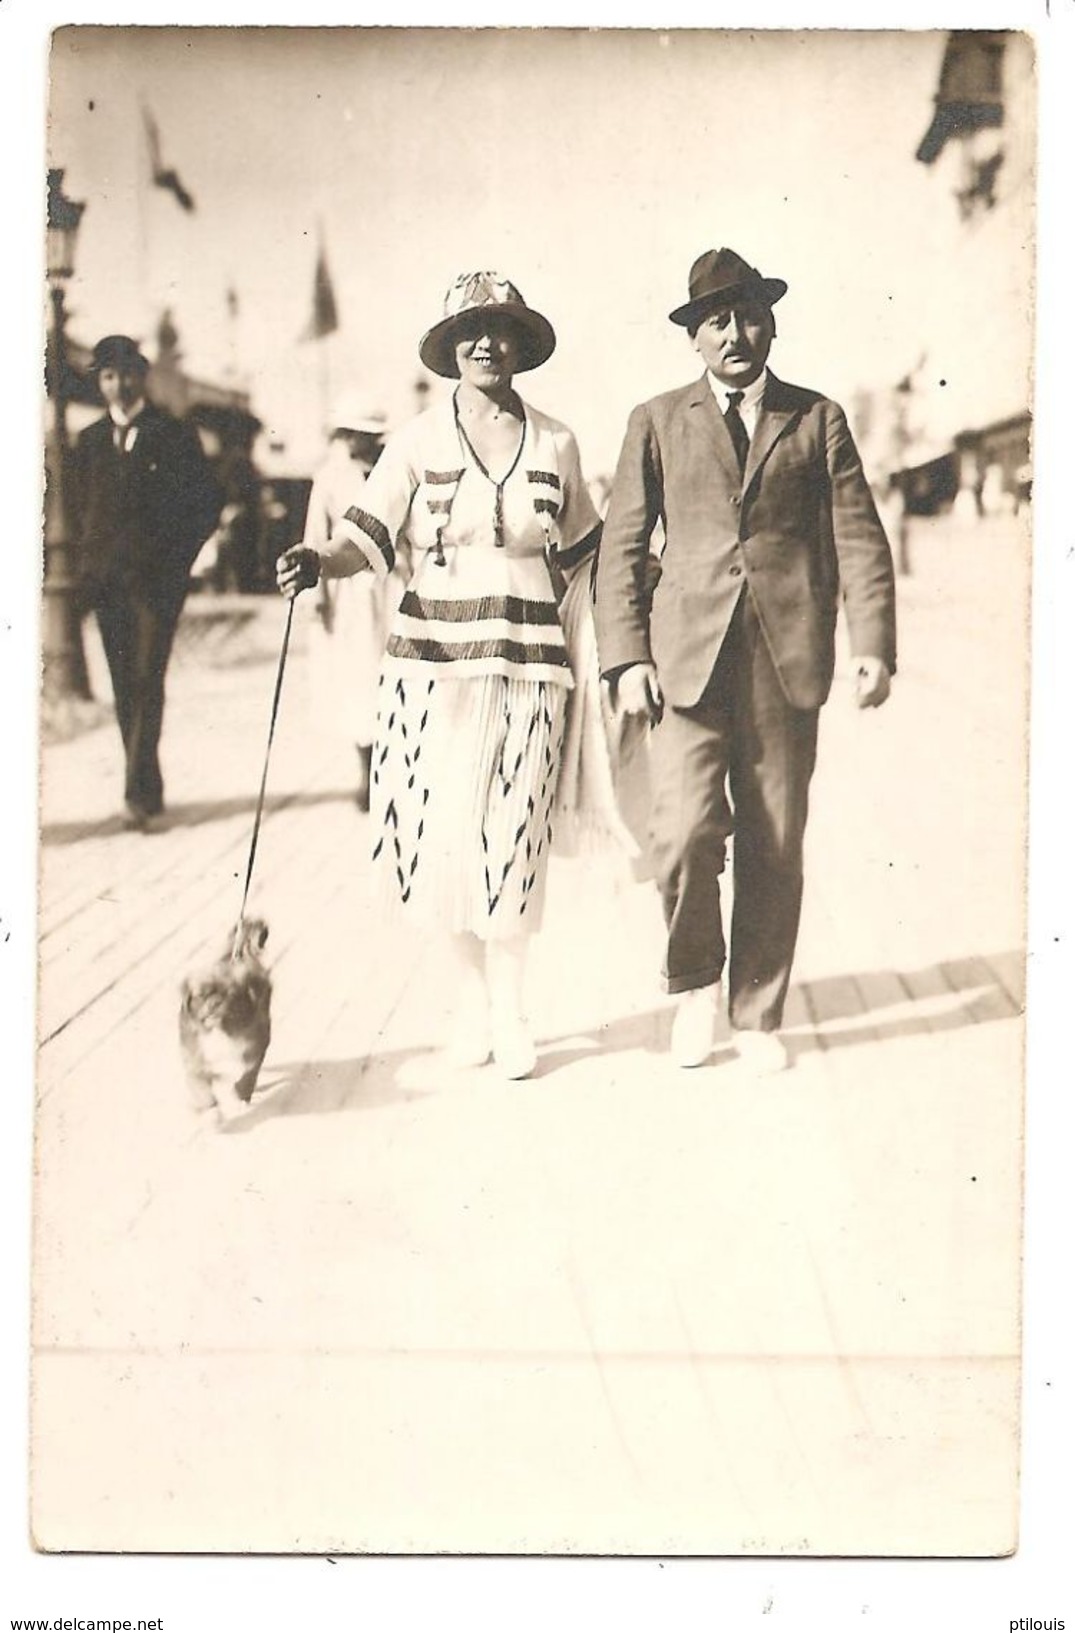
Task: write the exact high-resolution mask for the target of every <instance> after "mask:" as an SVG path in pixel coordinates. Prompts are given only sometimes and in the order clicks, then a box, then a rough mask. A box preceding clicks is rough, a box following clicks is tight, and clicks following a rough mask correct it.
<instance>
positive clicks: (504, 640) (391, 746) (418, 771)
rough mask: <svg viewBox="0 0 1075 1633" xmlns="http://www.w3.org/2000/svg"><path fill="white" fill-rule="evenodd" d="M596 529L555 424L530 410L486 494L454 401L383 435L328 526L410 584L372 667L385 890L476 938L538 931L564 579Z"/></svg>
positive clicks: (421, 916) (378, 843) (561, 429)
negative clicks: (369, 465)
mask: <svg viewBox="0 0 1075 1633" xmlns="http://www.w3.org/2000/svg"><path fill="white" fill-rule="evenodd" d="M598 526H599V524H598V518H597V513H596V511H595V510H594V507H593V504H592V502H591V500H590V496H589V493H588V491H587V488H586V485H585V483H584V481H583V478H582V471H581V468H580V464H579V456H578V449H577V446H576V444H575V439H574V437H573V436H572V434H571V432H570V431H569V430H568V429H567V427H566V426H564V425H561V424H560V423H559V422H558V421H556V420H553V419H550V418H549V417H548V416H547V415H545V414H542V413H540V412H539V411H538V410H536V409H533V408H529V407H526V408H525V420H524V427H523V434H522V442H521V446H520V452H519V457H518V459H517V460H516V461H515V464H514V466H513V467H512V470H511V472H510V474H509V475H507V476H506V478H505V480H504V481H503V482H502V483H501V484H500V485H499V487H498V486H497V484H496V483H494V482H493V481H492V480H491V478H490V476H489V475H487V474H486V473H485V472H484V471H483V470H482V468H481V467H480V466H479V465H478V463H477V462H476V460H475V459H474V457H473V455H472V453H471V451H470V449H469V448H468V446H467V444H466V442H465V440H464V439H463V438H462V437H461V435H460V433H459V429H458V426H457V424H456V419H455V411H454V402H453V401H452V400H451V399H449V400H448V401H447V402H445V403H443V404H438V405H437V406H435V407H433V408H431V409H429V410H428V411H427V412H426V413H424V414H422V415H420V416H419V417H418V418H417V419H415V420H412V421H411V422H410V424H409V425H407V426H405V427H403V429H402V430H401V431H399V432H398V433H397V434H396V435H395V436H394V437H392V438H391V439H390V440H389V442H388V444H387V446H386V448H385V450H384V453H383V454H382V455H381V458H380V460H379V462H378V464H377V465H376V467H375V469H374V471H373V472H372V474H371V476H370V478H369V480H368V482H367V484H366V486H365V488H364V490H363V492H362V495H361V501H360V503H359V504H356V505H354V506H352V507H351V508H350V509H349V510H348V511H347V513H346V515H345V517H344V520H343V521H342V522H341V523H340V525H339V527H338V528H337V535H336V536H337V537H346V538H348V539H350V540H351V541H352V542H353V543H355V544H356V545H357V546H358V547H359V549H360V550H361V551H362V553H363V555H364V557H365V559H366V562H367V564H368V566H369V567H370V568H371V569H372V570H373V571H374V572H375V573H378V574H386V573H388V572H390V571H391V570H392V568H393V566H394V564H395V561H396V556H397V551H398V549H399V547H400V545H401V544H405V545H406V546H407V549H408V552H409V557H410V560H411V563H412V574H411V578H410V581H409V583H408V586H407V589H406V591H405V592H404V595H403V599H402V601H401V602H400V605H399V608H398V611H397V612H396V614H395V617H394V619H393V621H392V624H391V626H390V629H389V636H388V644H387V649H386V652H385V658H384V662H383V665H382V669H381V678H380V687H379V702H378V716H377V732H376V740H375V744H374V752H373V770H372V788H371V800H370V812H371V818H372V821H373V832H374V836H375V842H374V859H375V863H376V865H377V868H378V871H379V873H380V876H381V879H382V881H383V884H384V887H385V889H386V891H387V894H388V895H389V897H390V898H391V899H393V900H394V901H396V902H398V903H400V904H401V905H402V906H403V907H405V908H406V910H407V913H408V916H409V917H412V918H413V919H414V920H415V921H417V922H420V923H422V924H423V925H427V926H430V927H441V928H444V929H447V930H450V931H454V932H460V931H470V932H472V933H474V934H475V935H478V936H480V937H482V938H483V939H495V938H499V937H508V936H515V935H518V934H520V933H521V932H523V931H526V930H533V929H536V928H537V927H538V925H539V924H540V922H541V914H542V907H543V901H544V887H545V875H546V870H547V866H548V858H549V849H550V845H551V840H552V812H553V802H554V799H555V794H556V783H557V778H558V775H559V771H560V759H561V752H562V748H563V740H564V724H565V715H566V703H567V694H568V692H569V691H570V690H571V688H572V686H573V684H574V683H573V677H572V673H571V668H570V664H569V660H568V653H567V648H566V644H565V640H564V632H563V629H562V627H561V623H560V614H559V605H558V603H559V596H558V593H557V584H556V582H554V580H556V581H558V582H559V585H560V587H561V588H562V584H563V576H564V575H568V574H570V573H572V572H574V571H575V570H577V568H578V567H579V566H580V565H581V563H582V562H583V561H584V560H585V559H586V557H587V556H588V555H589V554H590V553H591V552H592V550H593V549H594V548H595V546H596V542H597V537H598Z"/></svg>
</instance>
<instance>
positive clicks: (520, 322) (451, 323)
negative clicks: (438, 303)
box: [418, 272, 556, 380]
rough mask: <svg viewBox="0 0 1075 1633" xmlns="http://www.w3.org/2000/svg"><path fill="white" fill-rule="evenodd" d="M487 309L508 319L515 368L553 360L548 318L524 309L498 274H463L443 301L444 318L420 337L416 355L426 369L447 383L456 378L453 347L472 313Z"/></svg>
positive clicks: (516, 293)
mask: <svg viewBox="0 0 1075 1633" xmlns="http://www.w3.org/2000/svg"><path fill="white" fill-rule="evenodd" d="M485 308H490V309H492V310H493V311H495V312H497V313H498V314H499V315H500V316H502V317H506V318H510V319H511V320H512V324H513V326H514V327H515V330H516V332H517V334H518V338H519V343H520V354H521V355H520V359H519V362H518V364H517V368H518V370H519V371H520V372H522V371H523V370H525V369H536V368H537V367H538V365H539V364H541V363H544V362H545V360H546V358H549V357H551V356H552V354H553V351H554V350H555V348H556V335H555V333H554V331H553V327H552V324H551V323H550V322H549V320H548V318H546V317H542V315H541V313H540V312H537V311H535V310H534V308H533V307H532V306H527V304H526V302H525V301H524V299H523V297H522V295H521V294H520V293H519V291H518V289H517V288H516V287H515V285H514V284H513V283H509V282H508V280H507V279H506V278H502V277H501V276H500V273H499V272H464V273H462V274H461V276H460V277H458V278H457V279H456V280H455V282H454V283H453V284H452V286H451V288H450V289H449V290H448V293H447V294H446V295H445V297H444V316H443V317H442V318H441V320H440V322H439V323H435V324H434V325H433V327H432V329H428V330H427V331H426V333H425V334H424V335H423V336H422V339H421V341H420V343H419V346H418V355H419V357H420V358H421V359H422V362H423V363H424V364H425V366H426V368H427V369H432V370H433V373H434V374H440V375H443V376H444V378H445V379H447V380H455V379H458V377H459V369H458V367H457V365H456V361H455V348H456V343H457V341H458V340H459V338H460V331H461V330H462V329H463V328H464V327H465V325H466V323H467V320H468V319H469V318H470V315H471V313H473V312H479V311H482V310H484V309H485Z"/></svg>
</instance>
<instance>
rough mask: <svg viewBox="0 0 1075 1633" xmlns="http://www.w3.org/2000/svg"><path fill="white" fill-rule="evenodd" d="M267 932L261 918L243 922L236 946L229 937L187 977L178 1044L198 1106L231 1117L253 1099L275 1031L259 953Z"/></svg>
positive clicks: (266, 983) (267, 980) (269, 983)
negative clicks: (208, 963)
mask: <svg viewBox="0 0 1075 1633" xmlns="http://www.w3.org/2000/svg"><path fill="white" fill-rule="evenodd" d="M268 935H269V931H268V926H267V925H266V924H265V922H264V921H263V920H262V919H248V920H246V921H244V923H243V925H242V928H241V932H240V936H239V945H238V949H237V951H235V943H234V939H230V940H229V942H228V946H227V948H226V949H225V951H224V953H223V955H222V956H221V957H220V958H218V959H217V961H216V963H215V964H213V965H211V966H210V967H209V968H208V969H206V970H204V971H203V972H202V973H201V974H199V975H194V976H189V977H188V978H187V979H186V980H185V981H184V982H183V985H182V989H181V1002H180V1006H179V1049H180V1053H181V1055H182V1057H183V1067H184V1070H185V1072H186V1078H187V1085H188V1087H189V1089H190V1095H191V1099H192V1100H193V1102H194V1104H195V1106H196V1107H197V1108H198V1109H199V1110H202V1111H208V1110H210V1109H211V1108H212V1107H214V1106H215V1107H216V1109H217V1112H218V1113H219V1114H220V1115H221V1116H223V1117H229V1116H234V1115H235V1114H236V1113H237V1112H239V1111H242V1110H243V1108H244V1107H245V1106H247V1105H249V1103H250V1097H251V1095H252V1094H253V1092H254V1086H255V1084H256V1083H257V1080H258V1072H259V1071H260V1070H261V1063H262V1061H263V1060H264V1059H265V1052H266V1050H267V1049H268V1047H269V1039H270V1037H271V1035H272V1023H271V1019H270V1003H271V999H272V982H271V981H270V979H269V976H268V972H267V971H266V969H265V966H264V964H263V963H262V962H261V958H260V956H259V955H260V952H261V949H262V948H263V947H264V945H265V943H266V941H267V940H268ZM233 951H235V956H234V957H233V956H232V954H233Z"/></svg>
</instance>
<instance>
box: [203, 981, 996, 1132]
mask: <svg viewBox="0 0 1075 1633" xmlns="http://www.w3.org/2000/svg"><path fill="white" fill-rule="evenodd" d="M1020 969H1021V955H1020V954H1019V953H1017V952H1005V953H1002V954H995V955H993V956H991V957H990V958H989V959H982V958H970V959H963V960H958V961H949V962H945V963H941V964H935V965H932V966H930V967H929V968H926V969H922V970H915V971H910V972H906V973H902V974H901V973H898V972H896V973H893V972H891V971H883V972H870V973H861V972H860V973H857V974H853V975H840V976H832V977H827V978H823V979H820V980H815V981H811V982H809V983H805V982H804V983H801V984H798V985H796V986H793V988H792V990H791V993H790V995H789V1009H790V1010H791V1011H792V1013H801V1014H804V1015H806V1016H809V1017H811V1018H810V1019H804V1020H803V1021H801V1022H799V1023H798V1024H796V1023H794V1022H793V1023H791V1024H789V1025H788V1026H787V1027H786V1028H785V1030H784V1032H783V1034H782V1035H783V1036H784V1038H785V1040H786V1042H787V1044H788V1049H789V1053H790V1055H791V1059H792V1065H793V1066H794V1065H795V1064H797V1063H798V1061H800V1060H802V1059H803V1058H805V1057H807V1056H809V1055H812V1054H814V1053H816V1052H819V1051H820V1052H825V1053H827V1052H829V1051H830V1050H842V1049H847V1048H852V1047H854V1046H856V1045H862V1044H876V1043H883V1042H888V1041H891V1040H894V1039H897V1038H912V1037H921V1036H925V1035H927V1034H936V1033H939V1032H954V1031H957V1030H960V1029H963V1028H966V1027H974V1026H981V1025H984V1024H986V1023H988V1022H991V1021H1003V1020H1010V1019H1011V1018H1012V1017H1013V1016H1014V1015H1017V1014H1018V1013H1019V1011H1020V1003H1019V1000H1018V996H1017V991H1018V989H1017V986H1016V983H1017V980H1018V972H1019V970H1020ZM997 970H1001V971H1003V979H1002V978H1000V977H999V976H998V975H997V973H996V971H997ZM885 984H887V987H885ZM1013 988H1014V989H1015V990H1013ZM882 990H887V991H888V992H889V993H891V994H894V996H893V997H891V998H890V999H885V998H881V997H877V998H876V999H874V1000H872V1001H871V999H870V997H869V994H870V993H871V992H875V993H879V992H880V991H882ZM900 994H902V996H901V995H900ZM670 1016H671V1010H670V1008H669V1006H667V1005H665V1006H662V1007H660V1008H654V1009H651V1010H649V1011H647V1012H645V1013H633V1014H631V1015H627V1016H622V1017H620V1018H619V1019H616V1020H613V1021H609V1022H605V1023H601V1024H599V1025H596V1026H593V1027H591V1028H589V1029H586V1030H576V1031H574V1032H572V1033H570V1034H568V1035H566V1036H563V1037H559V1038H550V1039H545V1040H543V1041H542V1045H541V1050H540V1056H539V1060H538V1064H537V1067H536V1069H535V1071H534V1072H533V1074H532V1077H531V1081H540V1080H542V1079H545V1078H551V1077H552V1076H553V1075H554V1074H557V1073H560V1072H562V1071H564V1070H565V1069H566V1068H568V1067H571V1066H575V1065H578V1064H580V1063H582V1062H586V1063H590V1064H595V1063H596V1062H597V1061H598V1060H599V1059H600V1057H601V1056H603V1055H604V1056H607V1057H608V1058H609V1059H610V1060H611V1059H613V1058H614V1057H619V1058H621V1059H622V1057H624V1056H626V1055H635V1056H637V1055H639V1054H641V1055H649V1056H651V1057H652V1060H653V1063H654V1065H655V1066H664V1065H667V1064H668V1061H667V1049H668V1030H669V1024H670ZM735 1058H736V1057H735V1052H734V1050H733V1048H732V1046H731V1043H730V1041H729V1039H728V1037H727V1034H726V1033H725V1034H724V1036H723V1037H718V1039H717V1043H716V1047H715V1048H714V1051H713V1053H712V1055H711V1056H710V1058H709V1061H708V1062H707V1064H706V1068H705V1070H706V1071H711V1070H713V1069H714V1068H719V1067H721V1066H725V1065H730V1064H732V1063H733V1062H734V1061H735ZM423 1068H424V1071H425V1078H426V1081H425V1083H424V1084H423V1083H422V1081H421V1078H422V1073H423ZM477 1069H480V1068H477ZM447 1075H449V1074H448V1070H447V1068H445V1067H443V1066H441V1065H440V1063H439V1062H438V1058H437V1056H436V1055H435V1054H431V1053H430V1052H429V1051H428V1050H422V1049H400V1050H394V1051H389V1052H385V1053H380V1052H372V1053H370V1054H369V1055H366V1056H358V1057H355V1058H352V1059H346V1060H326V1061H286V1062H280V1063H279V1064H277V1065H275V1066H273V1067H272V1068H271V1069H269V1070H268V1071H267V1072H266V1074H265V1081H264V1082H263V1084H262V1085H261V1086H260V1087H259V1091H258V1093H257V1095H256V1098H255V1100H254V1101H253V1103H252V1105H251V1107H250V1110H249V1112H247V1113H245V1114H243V1115H241V1116H240V1117H238V1118H236V1119H235V1120H234V1121H233V1122H232V1123H231V1124H229V1125H228V1132H229V1133H232V1134H238V1133H244V1132H249V1131H251V1130H253V1129H254V1128H256V1127H258V1126H259V1125H260V1124H261V1123H262V1122H265V1121H266V1120H268V1119H271V1118H287V1117H323V1116H330V1115H332V1114H334V1113H338V1112H356V1111H366V1110H375V1109H380V1108H383V1107H385V1106H390V1105H404V1104H407V1103H409V1102H414V1101H421V1100H423V1099H425V1098H427V1097H428V1096H430V1095H433V1094H436V1093H437V1092H438V1091H439V1090H440V1088H442V1087H443V1083H444V1079H445V1077H446V1076H447ZM942 1086H943V1085H941V1084H938V1087H942Z"/></svg>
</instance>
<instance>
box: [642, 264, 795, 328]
mask: <svg viewBox="0 0 1075 1633" xmlns="http://www.w3.org/2000/svg"><path fill="white" fill-rule="evenodd" d="M687 289H688V292H689V294H690V299H689V300H688V301H687V303H686V304H685V305H684V306H677V307H676V309H675V311H674V312H669V314H668V316H669V317H670V318H671V320H672V322H673V323H678V324H680V325H681V326H682V327H683V328H685V329H689V328H691V326H692V325H693V324H696V323H700V322H701V320H702V318H703V317H704V316H705V314H706V313H707V312H708V311H709V310H710V308H711V307H713V306H717V305H719V304H720V302H722V301H733V300H739V299H742V298H743V297H746V298H748V299H751V300H759V301H762V302H764V304H765V305H766V306H775V304H776V302H777V301H778V300H779V299H780V297H781V295H786V294H787V292H788V286H787V284H786V283H785V282H784V280H783V278H763V277H762V275H761V273H760V272H759V271H758V269H757V267H752V266H751V265H750V263H749V261H744V260H743V257H742V256H741V255H737V254H736V253H735V251H734V250H733V249H707V250H706V252H705V254H704V255H699V257H698V259H697V261H695V263H694V265H693V266H692V267H691V271H690V277H689V279H688V281H687Z"/></svg>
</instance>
